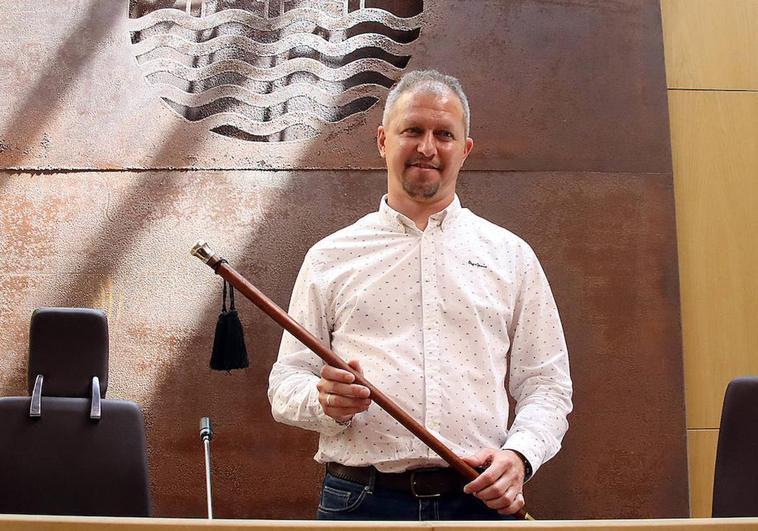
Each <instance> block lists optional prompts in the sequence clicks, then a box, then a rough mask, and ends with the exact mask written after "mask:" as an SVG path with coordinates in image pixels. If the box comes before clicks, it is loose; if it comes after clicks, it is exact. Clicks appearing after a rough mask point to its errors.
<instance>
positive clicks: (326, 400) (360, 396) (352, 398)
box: [316, 360, 371, 422]
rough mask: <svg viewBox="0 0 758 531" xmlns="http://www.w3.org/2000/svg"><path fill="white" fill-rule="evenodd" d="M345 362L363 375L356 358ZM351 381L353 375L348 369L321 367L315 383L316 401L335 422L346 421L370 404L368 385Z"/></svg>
mask: <svg viewBox="0 0 758 531" xmlns="http://www.w3.org/2000/svg"><path fill="white" fill-rule="evenodd" d="M347 364H348V365H350V367H352V368H353V369H355V370H356V371H358V374H361V375H363V371H362V370H361V366H360V364H359V363H358V360H350V361H348V362H347ZM353 381H355V376H353V375H352V373H349V372H348V371H343V370H342V369H336V368H334V367H332V366H330V365H324V366H323V367H321V379H320V380H319V381H318V383H317V384H316V388H317V389H318V391H319V393H318V401H319V402H320V403H321V407H322V408H323V409H324V413H326V414H327V415H329V416H330V417H332V418H333V419H334V420H336V421H337V422H347V421H349V420H350V419H352V418H353V415H355V414H356V413H360V412H361V411H366V410H367V409H368V407H369V405H371V399H370V398H369V395H370V394H371V392H370V391H369V389H368V387H364V386H362V385H357V384H354V383H353Z"/></svg>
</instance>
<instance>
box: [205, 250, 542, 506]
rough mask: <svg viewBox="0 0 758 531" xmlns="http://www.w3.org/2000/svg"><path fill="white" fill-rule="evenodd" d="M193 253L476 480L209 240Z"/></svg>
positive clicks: (474, 473) (468, 468)
mask: <svg viewBox="0 0 758 531" xmlns="http://www.w3.org/2000/svg"><path fill="white" fill-rule="evenodd" d="M191 253H192V255H193V256H196V257H198V258H199V259H200V260H202V261H203V262H205V263H206V264H208V266H210V267H211V268H212V269H213V270H214V271H215V272H216V274H217V275H219V276H220V277H222V278H223V279H224V280H226V281H227V282H229V284H231V285H232V286H234V287H235V288H236V289H237V291H239V292H240V293H242V294H243V295H244V296H245V297H246V298H247V299H248V300H249V301H250V302H252V303H253V304H255V305H256V306H257V307H258V308H260V309H261V310H263V312H264V313H265V314H266V315H268V316H269V317H271V318H272V319H273V320H274V321H276V322H277V323H279V325H280V326H281V327H282V328H284V329H285V330H287V331H288V332H289V333H290V334H292V335H293V336H294V337H296V338H297V339H298V340H300V342H301V343H303V344H304V345H305V346H306V347H308V348H309V349H311V350H312V351H313V352H314V353H315V354H316V355H317V356H318V357H319V358H321V359H322V360H324V361H325V362H326V363H327V365H331V366H332V367H336V368H338V369H342V370H344V371H348V372H350V373H352V374H353V376H355V383H357V384H360V385H362V386H364V387H367V388H368V389H369V391H370V392H371V395H370V398H371V400H373V401H374V402H376V404H377V405H378V406H379V407H381V408H382V409H383V410H385V411H386V412H387V413H389V414H390V415H391V416H392V418H394V419H395V420H397V421H398V422H399V423H400V424H402V425H403V426H405V427H406V428H407V429H408V430H409V431H410V432H411V433H413V435H415V436H416V437H418V438H419V439H420V440H421V441H422V442H424V444H426V445H427V446H428V447H429V448H431V449H432V450H434V452H435V453H437V455H439V456H440V457H441V458H442V459H444V460H445V461H446V462H447V463H448V464H449V465H450V466H451V467H452V468H453V469H454V470H456V471H457V472H458V473H459V474H460V475H461V476H463V478H464V479H466V480H467V481H473V480H474V479H476V478H477V477H478V476H479V472H477V471H476V469H474V468H473V467H472V466H470V465H469V464H468V463H466V462H465V461H464V460H463V459H461V458H460V457H458V456H457V455H456V454H455V453H453V451H452V450H451V449H450V448H448V447H447V446H445V445H444V444H443V443H442V441H440V440H439V439H437V438H436V437H435V436H434V435H432V434H431V433H430V432H429V430H427V429H426V428H424V427H423V426H422V425H421V424H419V423H418V422H417V421H416V420H415V419H414V418H413V417H411V416H410V415H409V414H408V413H406V412H405V411H404V410H403V409H402V408H401V407H400V406H398V405H397V404H396V403H395V402H393V401H392V399H390V398H389V397H388V396H387V395H385V394H384V393H382V392H381V391H380V390H379V389H377V388H376V387H374V385H373V384H371V383H370V382H369V381H368V380H366V378H364V377H363V376H362V375H361V374H360V373H358V372H357V371H356V370H354V369H353V368H352V367H350V365H348V364H347V362H345V361H344V360H343V359H342V358H340V357H339V356H337V354H335V353H334V352H332V351H331V349H329V348H327V347H325V346H324V345H323V344H322V343H321V341H319V340H318V338H316V336H314V335H313V334H311V333H310V332H308V330H306V329H305V328H304V327H303V326H302V325H301V324H300V323H298V322H297V321H295V320H294V319H293V318H292V317H290V316H289V314H287V312H285V311H284V310H282V309H281V308H280V307H279V306H277V304H276V303H274V301H272V300H271V299H269V298H268V297H266V296H265V295H264V294H263V293H262V292H261V291H260V290H258V288H256V287H255V286H253V285H252V284H251V283H250V282H248V281H247V280H246V279H245V277H243V276H242V275H240V274H239V273H237V271H235V270H234V269H233V268H232V267H230V266H229V264H228V263H227V262H226V261H222V258H221V257H220V256H218V255H217V254H216V253H214V252H213V251H212V250H211V248H210V247H208V244H206V243H205V242H203V241H198V242H197V243H196V244H195V245H194V246H193V247H192V251H191ZM513 516H515V517H516V518H520V519H522V520H534V518H532V516H531V515H530V514H529V513H527V512H526V509H525V508H524V509H520V510H519V511H518V512H517V513H515V514H514V515H513Z"/></svg>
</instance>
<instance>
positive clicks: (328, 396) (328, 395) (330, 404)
mask: <svg viewBox="0 0 758 531" xmlns="http://www.w3.org/2000/svg"><path fill="white" fill-rule="evenodd" d="M326 405H327V406H328V407H332V393H328V394H327V395H326Z"/></svg>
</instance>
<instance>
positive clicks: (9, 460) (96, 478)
mask: <svg viewBox="0 0 758 531" xmlns="http://www.w3.org/2000/svg"><path fill="white" fill-rule="evenodd" d="M100 382H102V384H101V383H100ZM107 385H108V325H107V319H106V316H105V314H104V313H103V312H101V311H99V310H92V309H88V308H43V309H39V310H36V311H35V312H34V314H33V315H32V322H31V327H30V337H29V388H30V390H31V393H32V397H31V399H30V397H6V398H0V426H2V429H0V470H2V475H3V481H0V513H16V514H60V515H81V516H149V515H150V497H149V481H148V472H147V470H148V468H147V457H146V451H145V431H144V417H143V416H142V412H141V411H140V410H139V407H138V406H137V405H136V404H134V403H133V402H128V401H123V400H106V399H104V398H103V397H104V396H105V392H106V390H107ZM51 395H52V396H51Z"/></svg>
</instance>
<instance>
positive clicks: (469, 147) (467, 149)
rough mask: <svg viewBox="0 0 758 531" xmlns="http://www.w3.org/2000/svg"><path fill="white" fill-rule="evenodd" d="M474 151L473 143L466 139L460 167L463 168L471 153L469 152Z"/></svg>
mask: <svg viewBox="0 0 758 531" xmlns="http://www.w3.org/2000/svg"><path fill="white" fill-rule="evenodd" d="M472 149H474V141H473V140H472V139H471V138H470V137H469V138H466V147H465V148H464V149H463V160H462V161H461V167H463V163H464V162H466V159H467V158H468V156H469V153H471V150H472Z"/></svg>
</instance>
